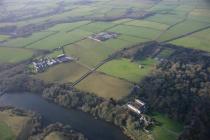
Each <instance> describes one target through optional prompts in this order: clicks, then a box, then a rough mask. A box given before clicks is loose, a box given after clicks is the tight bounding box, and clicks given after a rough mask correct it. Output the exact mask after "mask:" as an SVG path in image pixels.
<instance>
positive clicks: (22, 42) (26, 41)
mask: <svg viewBox="0 0 210 140" xmlns="http://www.w3.org/2000/svg"><path fill="white" fill-rule="evenodd" d="M53 34H54V33H53V32H38V33H34V34H32V35H30V36H27V37H21V38H15V39H10V40H8V41H7V42H5V44H4V45H5V46H8V47H27V46H28V45H31V44H33V43H35V42H37V41H40V40H42V39H43V38H46V37H49V36H51V35H53Z"/></svg>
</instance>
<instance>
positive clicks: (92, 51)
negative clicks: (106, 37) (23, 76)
mask: <svg viewBox="0 0 210 140" xmlns="http://www.w3.org/2000/svg"><path fill="white" fill-rule="evenodd" d="M65 51H66V53H67V54H68V55H72V56H75V57H78V58H79V61H80V62H81V63H83V64H86V65H88V66H90V67H93V66H95V65H96V64H98V63H99V62H101V61H102V60H104V59H106V58H107V57H108V56H109V55H110V54H112V52H113V51H112V49H110V48H108V47H104V46H103V45H102V43H101V42H96V41H93V40H90V39H86V40H83V41H80V42H78V43H76V44H74V45H70V46H67V47H65Z"/></svg>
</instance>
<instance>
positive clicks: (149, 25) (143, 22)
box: [125, 20, 169, 30]
mask: <svg viewBox="0 0 210 140" xmlns="http://www.w3.org/2000/svg"><path fill="white" fill-rule="evenodd" d="M125 25H131V26H140V27H147V28H152V29H155V30H165V29H167V28H168V27H169V25H167V24H162V23H158V22H152V21H147V20H133V21H130V22H127V23H125Z"/></svg>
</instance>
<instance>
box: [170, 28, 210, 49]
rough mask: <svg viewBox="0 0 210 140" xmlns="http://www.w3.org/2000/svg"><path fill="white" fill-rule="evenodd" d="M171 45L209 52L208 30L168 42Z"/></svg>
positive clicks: (209, 33) (209, 39) (209, 37)
mask: <svg viewBox="0 0 210 140" xmlns="http://www.w3.org/2000/svg"><path fill="white" fill-rule="evenodd" d="M170 43H171V44H174V45H178V46H183V47H187V48H192V49H198V50H203V51H207V52H210V29H207V30H204V31H200V32H197V33H194V34H192V35H190V36H187V37H183V38H180V39H177V40H174V41H171V42H170Z"/></svg>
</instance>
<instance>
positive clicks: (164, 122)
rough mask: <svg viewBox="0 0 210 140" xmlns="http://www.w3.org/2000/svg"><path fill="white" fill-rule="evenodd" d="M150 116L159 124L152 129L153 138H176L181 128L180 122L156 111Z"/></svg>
mask: <svg viewBox="0 0 210 140" xmlns="http://www.w3.org/2000/svg"><path fill="white" fill-rule="evenodd" d="M152 117H153V118H154V119H155V120H156V121H158V122H159V123H160V125H159V126H155V128H154V129H153V130H152V136H153V137H154V139H155V140H176V139H177V138H178V136H179V134H180V133H181V132H182V130H183V125H182V124H179V123H178V122H176V121H173V120H171V119H169V118H168V117H166V116H164V115H161V114H158V113H156V114H155V115H154V116H152Z"/></svg>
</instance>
